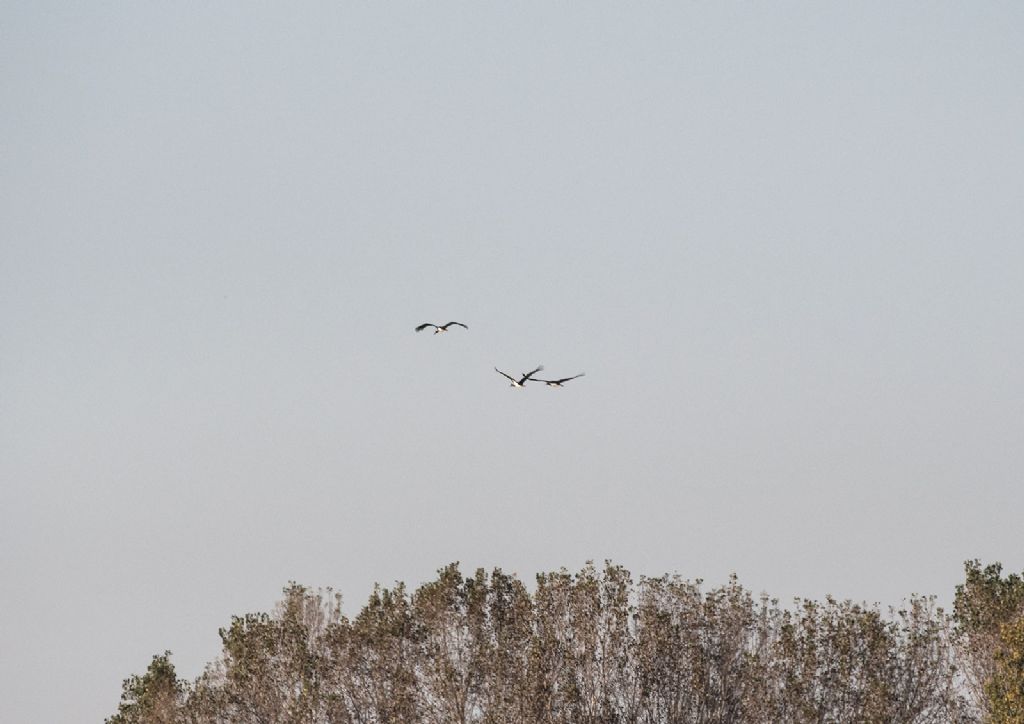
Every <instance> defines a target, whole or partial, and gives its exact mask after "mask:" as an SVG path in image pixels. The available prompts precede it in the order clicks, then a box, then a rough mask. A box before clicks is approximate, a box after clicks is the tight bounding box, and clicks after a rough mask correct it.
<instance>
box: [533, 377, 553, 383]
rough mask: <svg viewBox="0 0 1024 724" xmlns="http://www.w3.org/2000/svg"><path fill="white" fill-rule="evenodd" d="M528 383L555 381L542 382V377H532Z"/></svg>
mask: <svg viewBox="0 0 1024 724" xmlns="http://www.w3.org/2000/svg"><path fill="white" fill-rule="evenodd" d="M526 381H527V382H554V381H555V380H542V379H541V378H540V377H530V378H529V379H527V380H526Z"/></svg>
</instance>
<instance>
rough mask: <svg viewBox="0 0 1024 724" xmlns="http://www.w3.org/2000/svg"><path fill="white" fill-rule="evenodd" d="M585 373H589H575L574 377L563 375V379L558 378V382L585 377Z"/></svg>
mask: <svg viewBox="0 0 1024 724" xmlns="http://www.w3.org/2000/svg"><path fill="white" fill-rule="evenodd" d="M585 374H587V373H586V372H580V373H579V374H578V375H573V376H572V377H563V378H562V379H560V380H558V383H559V384H561V383H562V382H568V381H569V380H574V379H576V378H577V377H583V376H584V375H585Z"/></svg>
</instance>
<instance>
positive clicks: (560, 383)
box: [530, 372, 587, 387]
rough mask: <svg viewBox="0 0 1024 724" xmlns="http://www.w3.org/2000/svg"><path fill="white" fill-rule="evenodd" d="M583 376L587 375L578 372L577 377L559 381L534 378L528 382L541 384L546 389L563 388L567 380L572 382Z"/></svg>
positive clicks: (564, 378)
mask: <svg viewBox="0 0 1024 724" xmlns="http://www.w3.org/2000/svg"><path fill="white" fill-rule="evenodd" d="M585 374H587V373H586V372H580V373H579V374H578V375H573V376H572V377H563V378H562V379H560V380H542V379H540V378H537V377H534V378H532V379H531V380H530V382H543V383H544V384H546V385H547V386H548V387H565V383H566V382H568V381H569V380H574V379H576V378H577V377H582V376H583V375H585Z"/></svg>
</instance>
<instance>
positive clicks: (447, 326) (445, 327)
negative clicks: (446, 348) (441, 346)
mask: <svg viewBox="0 0 1024 724" xmlns="http://www.w3.org/2000/svg"><path fill="white" fill-rule="evenodd" d="M453 324H454V325H456V326H458V327H462V328H463V329H469V327H467V326H466V325H465V324H463V323H462V322H448V324H446V325H444V326H443V327H441V329H448V328H449V327H450V326H452V325H453Z"/></svg>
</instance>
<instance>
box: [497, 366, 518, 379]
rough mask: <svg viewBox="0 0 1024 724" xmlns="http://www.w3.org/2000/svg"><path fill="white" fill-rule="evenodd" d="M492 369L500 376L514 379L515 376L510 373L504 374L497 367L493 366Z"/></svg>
mask: <svg viewBox="0 0 1024 724" xmlns="http://www.w3.org/2000/svg"><path fill="white" fill-rule="evenodd" d="M494 371H495V372H497V373H498V374H499V375H501V376H502V377H507V378H508V379H510V380H512V381H513V382H515V381H516V378H515V377H513V376H512V375H506V374H505V373H504V372H502V371H501V370H499V369H498V368H497V367H495V368H494Z"/></svg>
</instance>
